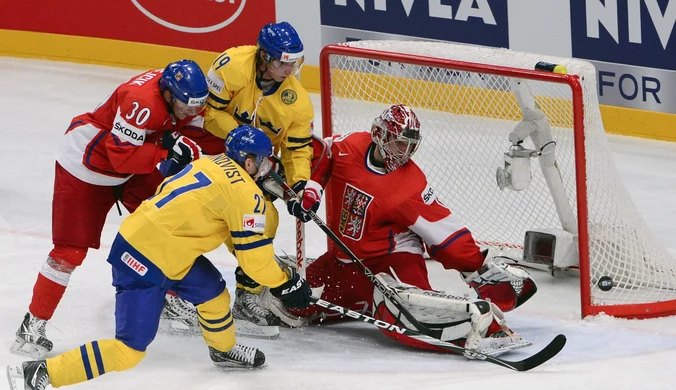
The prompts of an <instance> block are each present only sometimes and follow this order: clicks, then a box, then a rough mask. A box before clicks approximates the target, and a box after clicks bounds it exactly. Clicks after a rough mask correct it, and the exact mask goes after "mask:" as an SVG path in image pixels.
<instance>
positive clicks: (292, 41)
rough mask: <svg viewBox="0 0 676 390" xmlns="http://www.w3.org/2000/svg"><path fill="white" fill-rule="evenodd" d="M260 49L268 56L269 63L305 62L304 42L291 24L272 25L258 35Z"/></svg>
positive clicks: (267, 25)
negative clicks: (273, 61) (276, 61)
mask: <svg viewBox="0 0 676 390" xmlns="http://www.w3.org/2000/svg"><path fill="white" fill-rule="evenodd" d="M258 47H259V48H260V49H261V50H263V51H264V52H265V53H266V54H267V55H268V62H270V61H272V60H278V61H281V62H291V63H298V65H300V64H302V62H303V42H301V40H300V37H299V36H298V32H296V29H295V28H293V26H292V25H291V24H290V23H289V22H279V23H270V24H266V25H265V26H263V28H262V29H261V32H260V33H259V34H258Z"/></svg>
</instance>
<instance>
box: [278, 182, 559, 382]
mask: <svg viewBox="0 0 676 390" xmlns="http://www.w3.org/2000/svg"><path fill="white" fill-rule="evenodd" d="M269 175H270V176H271V177H272V178H273V179H274V180H275V181H276V182H277V183H278V184H279V185H280V186H281V187H282V189H283V190H284V194H285V197H284V198H285V199H286V200H288V199H294V198H295V199H298V194H296V192H295V191H294V190H293V189H292V188H291V187H290V186H289V185H288V184H287V183H286V182H284V180H283V179H282V178H281V177H280V176H279V174H277V172H275V171H274V170H271V171H270V173H269ZM307 214H308V215H309V216H310V218H312V220H313V221H314V222H315V223H316V224H317V226H319V228H320V229H322V231H323V232H324V233H325V234H326V235H327V236H329V238H330V239H331V241H333V242H334V243H335V244H336V245H338V247H339V248H340V249H341V250H342V251H343V252H344V253H345V254H347V255H348V256H349V257H350V259H352V261H354V262H355V263H357V264H358V265H359V267H360V268H361V269H362V271H364V274H365V275H366V277H368V278H369V280H371V282H373V284H374V285H375V287H376V288H377V289H378V290H379V291H380V292H381V293H382V294H383V295H384V296H385V297H387V299H389V300H390V301H391V302H392V303H393V304H394V305H395V306H397V308H398V309H399V310H400V312H401V313H402V314H403V315H404V316H405V317H406V319H407V320H408V321H410V322H411V324H413V325H414V326H415V327H416V328H417V329H420V330H421V331H420V332H418V331H414V330H410V329H407V328H401V327H399V326H397V325H393V324H389V323H387V322H385V321H382V320H376V319H374V318H372V317H369V316H367V315H364V314H361V313H358V312H355V311H352V310H348V309H346V308H344V307H342V306H338V305H334V304H332V303H330V302H327V301H325V300H323V299H320V298H315V297H312V298H311V300H312V301H313V302H314V304H315V305H318V306H321V307H325V308H327V309H331V310H334V311H336V312H339V313H342V314H344V315H346V316H348V317H351V318H354V319H358V320H361V321H363V322H366V323H370V324H373V325H375V326H378V327H380V328H385V329H389V330H391V331H395V332H398V333H400V334H404V335H407V336H409V337H411V338H414V339H417V340H419V341H422V342H425V343H427V344H430V345H435V346H437V347H442V348H445V349H448V350H450V351H452V352H455V353H458V354H462V355H466V356H467V355H472V357H473V358H474V359H479V360H486V361H487V362H490V363H493V364H497V365H500V366H503V367H507V368H510V369H512V370H515V371H528V370H530V369H532V368H535V367H537V366H539V365H541V364H542V363H544V362H546V361H547V360H549V359H551V358H552V357H554V356H556V354H558V353H559V352H560V351H561V350H562V349H563V347H564V346H565V345H566V336H564V335H562V334H560V335H558V336H556V337H555V338H554V339H553V340H552V341H551V342H550V343H549V344H548V345H547V346H546V347H544V348H543V349H542V350H540V352H538V353H536V354H535V355H532V356H530V357H528V358H526V359H524V360H520V361H516V362H510V361H507V360H503V359H500V358H497V357H493V356H490V355H486V354H483V353H481V352H477V351H473V350H469V349H467V348H463V347H460V346H458V345H455V344H453V343H449V342H445V341H441V340H440V339H439V338H438V337H433V336H432V335H431V334H432V333H434V332H432V331H431V330H430V329H429V328H427V327H425V326H423V325H422V324H420V322H419V321H418V320H416V318H415V317H414V316H413V315H412V314H411V313H410V312H409V311H408V310H407V309H406V307H404V305H402V304H401V301H400V300H399V296H398V295H397V293H396V292H395V291H393V290H391V289H390V288H388V287H387V286H385V285H384V284H382V283H381V282H380V281H379V280H378V279H377V278H376V277H375V275H373V273H372V272H371V270H369V269H368V267H366V265H364V263H363V262H362V261H361V260H359V259H358V258H357V256H356V255H355V254H354V253H352V251H351V250H350V248H348V247H347V246H345V244H343V242H342V241H341V240H340V238H338V236H336V234H335V233H333V231H331V229H330V228H329V227H328V225H326V223H325V222H324V221H322V219H321V218H319V217H318V216H317V214H315V212H314V211H308V212H307Z"/></svg>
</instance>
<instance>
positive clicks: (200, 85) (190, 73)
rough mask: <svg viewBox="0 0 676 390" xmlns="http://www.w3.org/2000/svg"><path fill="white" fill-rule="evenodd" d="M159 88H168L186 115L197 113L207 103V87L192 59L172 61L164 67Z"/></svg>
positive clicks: (200, 71)
mask: <svg viewBox="0 0 676 390" xmlns="http://www.w3.org/2000/svg"><path fill="white" fill-rule="evenodd" d="M159 85H160V90H161V91H162V92H164V91H165V90H167V89H168V90H169V91H170V92H171V96H172V98H173V99H174V101H178V102H180V103H182V104H179V107H180V108H182V109H183V110H184V111H185V113H186V114H187V115H197V114H199V113H200V111H202V109H204V107H205V106H206V105H207V97H208V96H209V87H208V86H207V80H206V78H205V77H204V73H203V72H202V69H201V68H200V67H199V65H197V63H196V62H195V61H192V60H181V61H176V62H172V63H170V64H169V65H167V67H166V68H164V72H163V73H162V77H161V78H160V81H159Z"/></svg>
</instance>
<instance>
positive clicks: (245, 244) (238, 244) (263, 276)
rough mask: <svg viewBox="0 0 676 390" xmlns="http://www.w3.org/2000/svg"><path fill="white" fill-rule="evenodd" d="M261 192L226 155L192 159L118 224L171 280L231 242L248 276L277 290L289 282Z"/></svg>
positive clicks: (128, 240)
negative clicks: (278, 260)
mask: <svg viewBox="0 0 676 390" xmlns="http://www.w3.org/2000/svg"><path fill="white" fill-rule="evenodd" d="M266 208H267V207H266V202H265V198H264V197H263V193H262V192H261V190H260V189H259V188H258V186H257V185H256V183H255V182H254V180H253V179H252V178H251V176H249V175H248V174H247V173H246V171H245V170H244V168H242V167H240V166H239V164H237V163H236V162H235V161H233V160H231V159H230V158H228V157H227V156H225V155H224V154H219V155H216V156H212V157H208V158H201V159H199V160H197V161H193V163H192V164H190V165H188V166H187V167H186V168H185V169H184V170H182V171H181V172H179V173H178V174H176V175H175V176H172V177H170V178H167V179H166V180H165V181H164V182H163V183H162V185H161V186H160V187H159V188H158V190H157V193H156V194H155V195H154V196H153V197H151V198H150V199H148V200H146V201H144V202H143V203H142V204H141V206H140V207H139V208H138V209H137V210H136V211H135V212H134V213H133V214H131V215H130V216H129V217H127V218H126V219H125V220H124V221H123V222H122V225H121V226H120V235H121V236H122V237H123V238H124V239H125V240H126V241H127V242H128V243H129V244H131V245H132V246H133V247H134V248H135V249H136V250H138V251H139V252H140V253H141V254H143V255H144V256H145V257H146V258H147V259H149V260H150V261H151V262H152V263H153V264H154V265H155V266H156V267H157V268H159V269H160V270H161V271H162V273H164V275H165V276H166V277H167V278H169V279H171V280H180V279H182V278H183V277H184V276H185V275H186V274H187V272H188V271H189V270H190V267H192V265H193V263H194V261H195V258H197V257H198V256H199V255H202V254H204V253H207V252H210V251H212V250H214V249H216V248H217V247H218V246H219V245H221V244H222V243H224V242H225V241H228V242H230V243H231V244H232V248H231V249H234V253H235V256H236V257H237V261H238V263H239V265H240V266H241V267H242V269H243V270H244V272H246V274H247V275H249V276H250V277H251V278H253V279H254V280H255V281H257V282H258V283H260V284H262V285H264V286H269V287H277V286H279V285H281V284H282V283H284V282H286V281H287V280H288V276H287V274H286V273H285V272H283V271H282V270H281V268H280V267H279V265H278V264H277V263H276V262H275V260H274V258H273V253H274V250H273V248H272V240H271V239H270V238H268V237H267V236H265V234H264V233H263V232H264V231H265V226H266V212H267V210H266Z"/></svg>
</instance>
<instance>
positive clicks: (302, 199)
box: [286, 180, 324, 222]
mask: <svg viewBox="0 0 676 390" xmlns="http://www.w3.org/2000/svg"><path fill="white" fill-rule="evenodd" d="M293 190H294V191H295V192H296V193H297V194H298V196H299V198H298V199H297V198H292V199H289V200H288V201H287V202H286V208H287V209H288V210H289V214H291V215H293V216H295V217H296V218H298V219H300V220H301V221H302V222H307V221H309V220H311V219H312V217H311V216H310V215H309V214H308V212H310V211H312V212H313V213H316V212H317V210H318V209H319V203H320V202H321V200H322V192H324V189H323V188H322V186H321V184H319V183H317V182H316V181H314V180H308V181H307V182H305V181H299V182H298V183H296V185H294V186H293Z"/></svg>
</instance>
